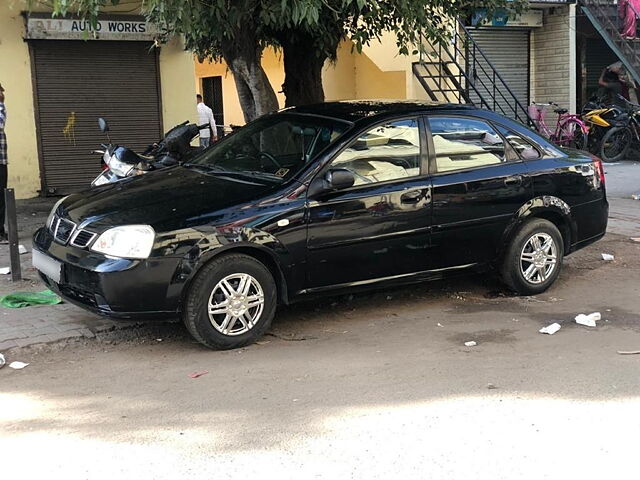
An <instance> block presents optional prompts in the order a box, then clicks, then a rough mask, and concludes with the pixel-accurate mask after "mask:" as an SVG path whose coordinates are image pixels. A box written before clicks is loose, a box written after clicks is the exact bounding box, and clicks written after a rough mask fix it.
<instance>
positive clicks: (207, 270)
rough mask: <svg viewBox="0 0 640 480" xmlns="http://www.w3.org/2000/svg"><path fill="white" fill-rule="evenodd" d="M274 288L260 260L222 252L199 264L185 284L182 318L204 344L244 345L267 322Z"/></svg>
mask: <svg viewBox="0 0 640 480" xmlns="http://www.w3.org/2000/svg"><path fill="white" fill-rule="evenodd" d="M276 292H277V288H276V284H275V281H274V279H273V275H271V272H269V269H267V267H265V266H264V265H263V264H262V263H261V262H259V261H258V260H256V259H255V258H253V257H250V256H248V255H242V254H229V255H223V256H221V257H220V258H216V259H214V260H213V261H211V262H210V263H208V264H207V265H205V266H204V267H203V268H202V270H201V271H200V272H199V273H198V275H197V276H196V278H195V279H194V281H193V283H192V284H191V286H190V288H189V291H188V293H187V298H186V302H185V311H184V323H185V325H186V327H187V330H189V333H191V335H193V337H194V338H195V339H196V340H198V341H199V342H200V343H202V344H204V345H206V346H207V347H209V348H213V349H216V350H228V349H231V348H239V347H243V346H245V345H249V344H251V343H253V342H255V341H256V340H257V339H258V338H260V337H261V336H262V335H264V333H265V332H266V331H267V329H268V328H269V326H270V325H271V320H272V319H273V316H274V314H275V310H276V304H277V295H276Z"/></svg>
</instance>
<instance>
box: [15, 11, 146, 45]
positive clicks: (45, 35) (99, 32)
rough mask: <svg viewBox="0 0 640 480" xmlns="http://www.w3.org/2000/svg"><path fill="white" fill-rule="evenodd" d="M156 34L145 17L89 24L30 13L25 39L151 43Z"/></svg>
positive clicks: (119, 17) (114, 17) (105, 19)
mask: <svg viewBox="0 0 640 480" xmlns="http://www.w3.org/2000/svg"><path fill="white" fill-rule="evenodd" d="M157 35H158V28H157V27H156V25H155V24H153V23H149V22H147V21H146V20H145V18H144V17H138V16H122V15H111V16H104V17H100V18H99V20H98V23H97V24H96V25H95V27H93V26H92V25H91V22H88V21H85V20H80V19H77V18H52V17H51V16H45V15H38V14H32V15H30V16H29V17H27V36H26V38H28V39H34V40H140V41H150V40H153V39H154V38H155V37H156V36H157Z"/></svg>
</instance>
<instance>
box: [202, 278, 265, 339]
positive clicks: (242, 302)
mask: <svg viewBox="0 0 640 480" xmlns="http://www.w3.org/2000/svg"><path fill="white" fill-rule="evenodd" d="M263 311H264V292H263V290H262V286H261V285H260V283H259V282H258V281H257V280H256V279H255V278H253V277H252V276H251V275H249V274H247V273H234V274H232V275H228V276H226V277H224V278H223V279H222V280H220V281H219V282H218V283H217V284H216V286H215V287H213V290H212V291H211V295H210V296H209V302H208V305H207V313H208V315H209V321H210V322H211V325H213V327H214V328H215V329H216V330H217V331H218V332H220V333H222V334H223V335H228V336H236V335H242V334H243V333H246V332H248V331H249V330H251V329H252V328H253V327H254V326H255V325H256V323H258V321H259V320H260V317H261V316H262V312H263Z"/></svg>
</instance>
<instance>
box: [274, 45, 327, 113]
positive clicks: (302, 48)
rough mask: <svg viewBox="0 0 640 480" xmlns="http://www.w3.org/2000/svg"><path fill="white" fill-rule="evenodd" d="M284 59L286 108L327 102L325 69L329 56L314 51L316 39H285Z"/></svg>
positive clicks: (283, 47)
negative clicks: (313, 40)
mask: <svg viewBox="0 0 640 480" xmlns="http://www.w3.org/2000/svg"><path fill="white" fill-rule="evenodd" d="M280 44H281V46H282V51H283V56H284V84H283V86H282V87H283V90H284V94H285V95H286V103H285V106H286V107H293V106H296V105H308V104H311V103H321V102H324V89H323V88H322V67H323V66H324V62H325V61H326V59H327V56H326V55H323V54H322V53H320V52H317V51H315V50H314V49H313V43H312V39H310V38H308V39H307V38H304V36H303V37H302V38H298V37H297V36H296V37H288V38H286V39H281V41H280Z"/></svg>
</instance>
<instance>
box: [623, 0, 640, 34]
mask: <svg viewBox="0 0 640 480" xmlns="http://www.w3.org/2000/svg"><path fill="white" fill-rule="evenodd" d="M636 12H640V0H620V1H619V2H618V16H619V17H620V18H621V19H622V31H621V32H620V34H621V35H622V36H623V37H625V38H626V39H628V40H635V38H636V23H637V13H636Z"/></svg>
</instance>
